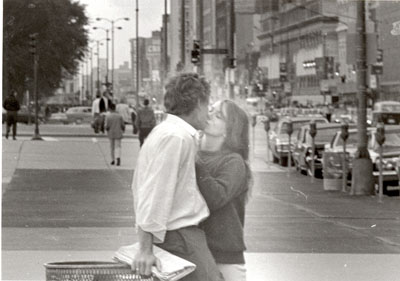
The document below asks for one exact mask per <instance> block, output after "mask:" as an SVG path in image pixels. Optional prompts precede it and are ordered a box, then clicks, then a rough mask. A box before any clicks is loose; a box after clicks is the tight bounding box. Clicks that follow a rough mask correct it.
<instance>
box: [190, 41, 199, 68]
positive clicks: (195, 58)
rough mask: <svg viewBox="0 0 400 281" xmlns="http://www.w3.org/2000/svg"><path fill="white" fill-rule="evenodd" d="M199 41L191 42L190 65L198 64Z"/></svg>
mask: <svg viewBox="0 0 400 281" xmlns="http://www.w3.org/2000/svg"><path fill="white" fill-rule="evenodd" d="M200 55H201V52H200V41H199V40H193V50H192V59H191V61H192V63H194V64H198V63H199V62H200Z"/></svg>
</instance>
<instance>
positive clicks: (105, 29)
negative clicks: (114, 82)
mask: <svg viewBox="0 0 400 281" xmlns="http://www.w3.org/2000/svg"><path fill="white" fill-rule="evenodd" d="M93 29H101V30H104V31H105V32H106V40H107V42H106V49H107V59H106V87H108V41H110V38H108V31H109V30H108V29H107V28H102V27H97V26H94V27H93Z"/></svg>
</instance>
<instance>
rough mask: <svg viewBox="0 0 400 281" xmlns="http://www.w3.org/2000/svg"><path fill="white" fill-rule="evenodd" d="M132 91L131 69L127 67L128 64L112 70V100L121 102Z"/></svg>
mask: <svg viewBox="0 0 400 281" xmlns="http://www.w3.org/2000/svg"><path fill="white" fill-rule="evenodd" d="M133 91H134V89H133V80H132V69H131V68H130V67H129V63H128V62H127V61H125V62H124V63H123V64H122V65H120V66H119V67H118V68H117V69H115V70H114V92H113V93H114V98H116V99H118V100H122V99H123V98H124V97H125V96H126V95H128V94H130V93H132V92H133Z"/></svg>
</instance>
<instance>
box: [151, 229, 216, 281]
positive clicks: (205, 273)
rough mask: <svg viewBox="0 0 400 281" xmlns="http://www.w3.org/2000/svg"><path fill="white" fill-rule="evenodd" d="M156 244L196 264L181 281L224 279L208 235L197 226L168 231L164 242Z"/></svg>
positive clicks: (214, 280)
mask: <svg viewBox="0 0 400 281" xmlns="http://www.w3.org/2000/svg"><path fill="white" fill-rule="evenodd" d="M155 245H156V246H158V247H160V248H162V249H164V250H166V251H168V252H170V253H171V254H174V255H176V256H178V257H181V258H183V259H185V260H188V261H190V262H192V263H194V264H195V265H196V269H195V271H193V272H192V273H190V274H189V275H187V276H185V277H183V278H182V279H180V281H223V280H224V278H223V276H222V274H221V273H220V272H219V270H218V267H217V264H216V263H215V260H214V258H213V256H212V254H211V252H210V250H209V249H208V246H207V240H206V235H205V233H204V231H203V230H201V229H200V228H198V227H196V226H189V227H185V228H181V229H177V230H172V231H167V233H166V235H165V239H164V243H162V244H155Z"/></svg>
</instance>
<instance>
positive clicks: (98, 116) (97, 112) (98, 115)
mask: <svg viewBox="0 0 400 281" xmlns="http://www.w3.org/2000/svg"><path fill="white" fill-rule="evenodd" d="M108 105H109V102H108V99H107V98H106V97H104V96H103V95H102V94H101V93H97V94H96V99H95V100H94V101H93V103H92V116H93V123H92V127H93V129H94V132H95V133H96V134H98V133H99V131H100V132H102V133H104V120H105V115H106V112H107V109H108Z"/></svg>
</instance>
